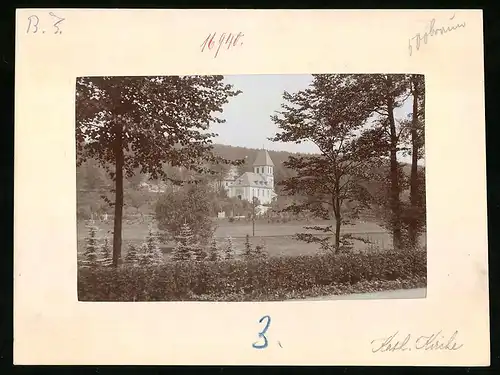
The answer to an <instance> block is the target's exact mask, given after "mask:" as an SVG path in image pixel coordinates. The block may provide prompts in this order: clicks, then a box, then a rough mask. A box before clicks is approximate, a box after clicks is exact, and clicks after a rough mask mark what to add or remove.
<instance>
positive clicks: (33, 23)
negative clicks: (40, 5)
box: [26, 12, 64, 34]
mask: <svg viewBox="0 0 500 375" xmlns="http://www.w3.org/2000/svg"><path fill="white" fill-rule="evenodd" d="M49 15H50V16H51V17H52V27H53V28H55V30H54V34H62V31H61V29H60V27H59V25H60V24H61V22H62V21H64V18H61V17H59V16H56V15H55V14H54V13H53V12H49ZM38 31H40V18H39V17H38V16H35V15H32V16H29V17H28V28H27V29H26V33H29V32H31V33H32V34H36V33H37V32H38ZM41 31H42V34H43V33H45V30H41Z"/></svg>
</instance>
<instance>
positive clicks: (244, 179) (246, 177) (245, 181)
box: [232, 172, 272, 188]
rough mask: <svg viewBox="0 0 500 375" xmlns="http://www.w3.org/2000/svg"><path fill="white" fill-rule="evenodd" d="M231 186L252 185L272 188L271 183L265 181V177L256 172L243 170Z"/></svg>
mask: <svg viewBox="0 0 500 375" xmlns="http://www.w3.org/2000/svg"><path fill="white" fill-rule="evenodd" d="M232 186H235V187H243V186H252V187H260V188H272V186H271V185H269V183H268V182H267V180H266V178H265V177H264V176H263V175H261V174H258V173H254V172H245V173H243V174H242V175H241V176H240V177H238V178H237V179H236V180H235V181H234V184H233V185H232Z"/></svg>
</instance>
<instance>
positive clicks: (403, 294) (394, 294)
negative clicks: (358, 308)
mask: <svg viewBox="0 0 500 375" xmlns="http://www.w3.org/2000/svg"><path fill="white" fill-rule="evenodd" d="M426 295H427V288H418V289H398V290H387V291H383V292H375V293H359V294H347V295H340V296H338V295H332V296H323V297H310V298H305V299H304V300H305V301H331V300H359V299H412V298H425V297H426Z"/></svg>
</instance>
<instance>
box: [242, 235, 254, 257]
mask: <svg viewBox="0 0 500 375" xmlns="http://www.w3.org/2000/svg"><path fill="white" fill-rule="evenodd" d="M243 255H244V256H245V258H246V259H252V258H253V256H254V251H253V249H252V244H251V243H250V236H249V235H248V234H247V235H246V238H245V251H244V253H243Z"/></svg>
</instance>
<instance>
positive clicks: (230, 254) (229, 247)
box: [224, 236, 234, 260]
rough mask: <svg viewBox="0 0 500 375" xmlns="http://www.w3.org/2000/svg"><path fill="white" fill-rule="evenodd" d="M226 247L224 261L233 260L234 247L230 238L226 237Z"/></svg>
mask: <svg viewBox="0 0 500 375" xmlns="http://www.w3.org/2000/svg"><path fill="white" fill-rule="evenodd" d="M226 241H227V242H226V247H225V248H224V255H225V257H224V258H225V259H226V260H231V259H234V246H233V239H232V238H231V236H229V237H227V239H226Z"/></svg>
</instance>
